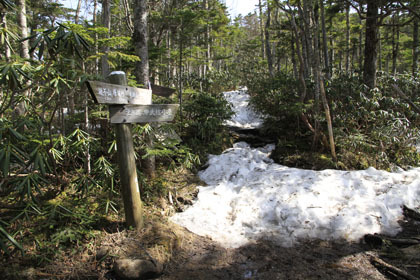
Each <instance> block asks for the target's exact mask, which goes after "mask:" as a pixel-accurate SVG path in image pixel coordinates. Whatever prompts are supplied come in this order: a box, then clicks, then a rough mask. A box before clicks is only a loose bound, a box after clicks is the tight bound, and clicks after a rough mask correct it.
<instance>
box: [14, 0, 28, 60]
mask: <svg viewBox="0 0 420 280" xmlns="http://www.w3.org/2000/svg"><path fill="white" fill-rule="evenodd" d="M17 6H18V13H17V21H18V26H19V29H20V34H21V39H24V38H27V37H28V25H27V21H26V3H25V0H18V5H17ZM20 56H21V57H22V58H25V59H29V58H30V56H29V41H28V40H25V41H22V42H21V43H20Z"/></svg>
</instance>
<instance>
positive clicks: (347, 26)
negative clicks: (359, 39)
mask: <svg viewBox="0 0 420 280" xmlns="http://www.w3.org/2000/svg"><path fill="white" fill-rule="evenodd" d="M349 70H350V4H349V3H347V4H346V74H348V73H349Z"/></svg>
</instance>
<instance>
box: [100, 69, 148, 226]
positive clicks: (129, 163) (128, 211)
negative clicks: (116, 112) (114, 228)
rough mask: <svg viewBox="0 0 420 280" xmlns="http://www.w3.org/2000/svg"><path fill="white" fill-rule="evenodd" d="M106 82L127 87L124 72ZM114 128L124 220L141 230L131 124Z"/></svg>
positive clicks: (138, 191)
mask: <svg viewBox="0 0 420 280" xmlns="http://www.w3.org/2000/svg"><path fill="white" fill-rule="evenodd" d="M108 80H109V82H110V83H111V84H117V85H123V86H126V85H127V79H126V76H125V73H124V72H112V73H111V74H109V76H108ZM114 106H121V105H114ZM115 128H116V135H117V149H118V164H119V169H120V180H121V190H122V195H123V201H124V212H125V220H126V223H127V226H132V227H135V228H136V229H141V228H142V226H143V204H142V201H141V199H140V189H139V183H138V180H137V170H136V161H135V158H134V147H133V137H132V134H131V124H126V123H121V124H116V126H115Z"/></svg>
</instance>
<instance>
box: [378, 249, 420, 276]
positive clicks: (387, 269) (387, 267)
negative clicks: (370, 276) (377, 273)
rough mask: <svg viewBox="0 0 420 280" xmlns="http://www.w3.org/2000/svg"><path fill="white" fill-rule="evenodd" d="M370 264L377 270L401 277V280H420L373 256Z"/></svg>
mask: <svg viewBox="0 0 420 280" xmlns="http://www.w3.org/2000/svg"><path fill="white" fill-rule="evenodd" d="M370 262H371V263H372V265H374V266H375V267H376V268H378V269H382V270H383V271H385V272H386V273H388V274H391V275H393V276H396V277H399V278H401V279H406V280H420V279H419V278H417V277H415V276H413V275H411V274H409V273H407V272H405V271H404V270H401V269H399V268H397V267H395V266H393V265H391V264H389V263H386V262H384V261H383V260H381V259H380V258H378V257H375V256H373V255H370Z"/></svg>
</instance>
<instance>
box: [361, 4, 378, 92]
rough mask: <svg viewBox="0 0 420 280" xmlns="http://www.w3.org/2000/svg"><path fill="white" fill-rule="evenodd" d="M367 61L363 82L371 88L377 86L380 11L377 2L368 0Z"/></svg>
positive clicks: (365, 61)
mask: <svg viewBox="0 0 420 280" xmlns="http://www.w3.org/2000/svg"><path fill="white" fill-rule="evenodd" d="M366 2H367V14H366V17H367V18H366V36H365V38H366V39H365V59H364V65H363V82H364V83H365V84H366V85H367V86H368V87H370V88H374V87H375V86H376V59H377V56H378V50H377V46H378V23H379V21H378V10H379V3H378V1H377V0H367V1H366Z"/></svg>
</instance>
